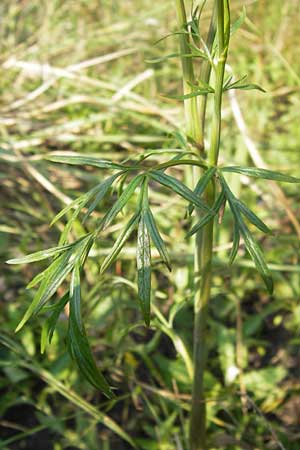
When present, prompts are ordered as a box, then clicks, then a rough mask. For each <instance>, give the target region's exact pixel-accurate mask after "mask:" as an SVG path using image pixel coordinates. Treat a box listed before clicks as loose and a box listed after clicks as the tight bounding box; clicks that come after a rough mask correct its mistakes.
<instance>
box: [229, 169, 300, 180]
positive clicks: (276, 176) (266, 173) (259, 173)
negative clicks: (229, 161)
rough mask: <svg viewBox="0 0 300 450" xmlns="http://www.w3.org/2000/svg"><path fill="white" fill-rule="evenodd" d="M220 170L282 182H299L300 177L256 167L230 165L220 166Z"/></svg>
mask: <svg viewBox="0 0 300 450" xmlns="http://www.w3.org/2000/svg"><path fill="white" fill-rule="evenodd" d="M221 171H222V172H234V173H240V174H241V175H247V176H248V177H254V178H263V179H265V180H274V181H282V182H284V183H300V178H296V177H292V176H290V175H285V174H284V173H280V172H274V171H273V170H268V169H259V168H257V167H240V166H230V167H222V169H221Z"/></svg>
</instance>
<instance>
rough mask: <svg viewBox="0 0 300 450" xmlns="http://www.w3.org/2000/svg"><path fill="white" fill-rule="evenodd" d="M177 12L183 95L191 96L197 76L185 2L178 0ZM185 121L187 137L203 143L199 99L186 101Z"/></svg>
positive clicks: (194, 98)
mask: <svg viewBox="0 0 300 450" xmlns="http://www.w3.org/2000/svg"><path fill="white" fill-rule="evenodd" d="M176 12H177V21H178V27H179V31H180V32H181V33H182V34H180V35H179V44H180V54H181V66H182V79H183V93H184V95H186V94H190V93H191V92H193V90H194V87H193V86H194V84H195V75H194V68H193V60H192V58H191V57H188V56H186V55H190V53H191V50H190V47H189V35H188V29H187V19H186V12H185V6H184V0H176ZM184 110H185V120H186V127H187V130H186V131H187V135H188V136H189V137H190V138H191V139H192V140H193V141H194V143H195V144H197V143H198V142H202V141H203V137H202V129H201V124H200V121H199V115H198V101H197V97H192V98H190V99H187V100H184Z"/></svg>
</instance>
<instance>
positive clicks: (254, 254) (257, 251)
mask: <svg viewBox="0 0 300 450" xmlns="http://www.w3.org/2000/svg"><path fill="white" fill-rule="evenodd" d="M220 178H221V183H222V185H223V187H224V190H225V195H226V198H227V200H228V203H229V205H230V209H231V211H232V214H233V217H234V220H235V225H236V227H237V229H238V232H239V234H241V235H242V237H243V240H244V243H245V247H246V249H247V251H248V253H249V255H250V256H251V258H252V260H253V262H254V264H255V266H256V269H257V271H258V272H259V273H260V275H261V277H262V279H263V280H264V282H265V285H266V287H267V289H268V291H269V292H270V294H271V293H272V292H273V280H272V276H271V273H270V271H269V269H268V266H267V264H266V261H265V258H264V255H263V253H262V251H261V248H260V246H259V245H258V243H257V242H256V240H255V239H254V237H253V236H252V234H251V233H250V231H249V230H248V228H247V226H246V224H245V222H244V221H243V218H242V216H241V213H240V211H239V209H238V208H237V205H236V199H235V197H234V195H233V193H232V192H231V190H230V188H229V186H228V184H227V183H226V181H225V179H224V177H223V176H222V175H221V177H220ZM235 239H236V242H235V248H236V245H237V234H236V238H235ZM235 248H234V251H237V249H236V250H235ZM234 256H235V255H234ZM231 259H232V256H231Z"/></svg>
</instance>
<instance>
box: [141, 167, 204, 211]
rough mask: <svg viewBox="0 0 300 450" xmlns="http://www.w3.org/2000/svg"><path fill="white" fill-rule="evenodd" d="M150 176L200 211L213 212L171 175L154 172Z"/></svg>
mask: <svg viewBox="0 0 300 450" xmlns="http://www.w3.org/2000/svg"><path fill="white" fill-rule="evenodd" d="M149 175H150V177H151V178H153V179H154V180H155V181H157V182H158V183H160V184H162V185H164V186H166V187H168V188H169V189H171V190H172V191H174V192H176V193H177V194H178V195H180V196H181V197H183V198H185V199H186V200H188V201H189V202H191V203H193V204H194V205H195V206H197V207H198V208H199V209H202V210H204V211H206V212H207V211H208V212H212V210H211V209H210V208H208V206H206V205H205V203H203V202H202V201H201V200H200V199H199V198H198V196H197V195H196V194H195V193H194V192H193V191H191V189H189V188H188V187H187V186H186V185H185V184H183V183H181V181H179V180H177V179H176V178H174V177H171V176H170V175H167V174H165V173H163V172H161V171H158V170H152V171H151V172H149Z"/></svg>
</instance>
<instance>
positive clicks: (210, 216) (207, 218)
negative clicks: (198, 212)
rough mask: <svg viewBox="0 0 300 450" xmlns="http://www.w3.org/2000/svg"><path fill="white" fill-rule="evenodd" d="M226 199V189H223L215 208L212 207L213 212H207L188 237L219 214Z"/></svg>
mask: <svg viewBox="0 0 300 450" xmlns="http://www.w3.org/2000/svg"><path fill="white" fill-rule="evenodd" d="M224 200H225V194H224V190H223V189H222V191H221V192H220V194H219V196H218V198H217V200H216V201H215V203H214V205H213V208H212V211H213V212H212V213H209V214H205V216H203V217H202V218H201V219H200V220H199V222H197V223H196V224H195V225H194V226H193V228H192V229H191V230H190V231H189V232H188V233H187V235H186V237H190V236H192V235H193V234H195V233H197V232H198V231H199V230H201V228H203V227H204V226H205V225H206V224H208V223H209V222H210V221H211V220H212V219H213V218H214V216H215V215H216V214H218V212H219V210H220V208H221V206H222V205H223V203H224Z"/></svg>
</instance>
